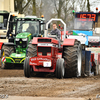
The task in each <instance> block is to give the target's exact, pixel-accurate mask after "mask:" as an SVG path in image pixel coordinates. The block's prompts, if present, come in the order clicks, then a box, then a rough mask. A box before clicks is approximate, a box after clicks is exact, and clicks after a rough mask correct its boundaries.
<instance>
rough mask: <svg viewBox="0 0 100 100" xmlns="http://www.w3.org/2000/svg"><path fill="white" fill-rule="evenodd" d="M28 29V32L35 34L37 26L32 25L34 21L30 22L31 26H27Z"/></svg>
mask: <svg viewBox="0 0 100 100" xmlns="http://www.w3.org/2000/svg"><path fill="white" fill-rule="evenodd" d="M26 31H27V32H30V33H31V34H34V33H35V28H34V26H33V25H32V23H29V27H28V28H27V30H26Z"/></svg>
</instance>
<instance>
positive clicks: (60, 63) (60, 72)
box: [56, 58, 65, 79]
mask: <svg viewBox="0 0 100 100" xmlns="http://www.w3.org/2000/svg"><path fill="white" fill-rule="evenodd" d="M64 74H65V66H64V59H63V58H61V59H57V64H56V77H57V78H59V79H62V78H63V77H64Z"/></svg>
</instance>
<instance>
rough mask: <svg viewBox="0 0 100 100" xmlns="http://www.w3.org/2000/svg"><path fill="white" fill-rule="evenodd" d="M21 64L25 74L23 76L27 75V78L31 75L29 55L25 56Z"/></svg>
mask: <svg viewBox="0 0 100 100" xmlns="http://www.w3.org/2000/svg"><path fill="white" fill-rule="evenodd" d="M23 66H24V75H25V77H27V78H29V77H31V67H30V65H29V57H26V59H25V61H24V65H23Z"/></svg>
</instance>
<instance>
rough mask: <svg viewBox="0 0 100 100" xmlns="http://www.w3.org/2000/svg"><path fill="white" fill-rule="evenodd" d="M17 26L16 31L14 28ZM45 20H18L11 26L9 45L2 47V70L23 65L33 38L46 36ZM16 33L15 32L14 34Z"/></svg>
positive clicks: (32, 18) (29, 18)
mask: <svg viewBox="0 0 100 100" xmlns="http://www.w3.org/2000/svg"><path fill="white" fill-rule="evenodd" d="M14 25H15V26H16V27H15V29H14V27H13V26H14ZM43 30H44V19H43V18H36V17H32V16H31V17H25V18H16V24H15V22H14V23H12V24H11V31H12V34H11V33H10V35H9V43H4V44H3V47H2V59H1V68H3V69H4V68H10V67H12V66H13V65H14V64H23V62H24V60H25V58H26V55H27V51H28V45H29V43H31V42H32V39H33V37H39V36H44V32H43ZM14 31H15V32H14Z"/></svg>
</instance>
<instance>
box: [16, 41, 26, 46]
mask: <svg viewBox="0 0 100 100" xmlns="http://www.w3.org/2000/svg"><path fill="white" fill-rule="evenodd" d="M16 46H17V47H18V46H21V47H22V48H26V47H27V41H22V39H20V40H19V41H16Z"/></svg>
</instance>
